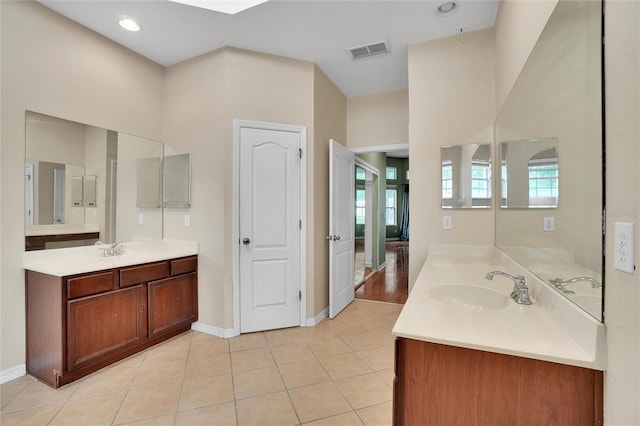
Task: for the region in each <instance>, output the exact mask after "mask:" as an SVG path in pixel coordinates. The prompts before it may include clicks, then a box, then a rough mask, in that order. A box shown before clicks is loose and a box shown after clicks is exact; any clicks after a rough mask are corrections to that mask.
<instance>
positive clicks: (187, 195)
mask: <svg viewBox="0 0 640 426" xmlns="http://www.w3.org/2000/svg"><path fill="white" fill-rule="evenodd" d="M162 176H163V181H162V191H163V194H164V195H163V197H164V200H163V206H164V207H171V208H181V209H186V208H189V206H190V205H191V155H190V154H178V155H167V156H165V157H164V166H163V173H162Z"/></svg>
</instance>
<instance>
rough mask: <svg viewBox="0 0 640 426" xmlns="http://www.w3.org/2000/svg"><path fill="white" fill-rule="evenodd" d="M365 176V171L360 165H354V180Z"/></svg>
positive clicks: (363, 178)
mask: <svg viewBox="0 0 640 426" xmlns="http://www.w3.org/2000/svg"><path fill="white" fill-rule="evenodd" d="M366 178H367V171H366V170H365V169H363V168H362V167H356V180H365V179H366Z"/></svg>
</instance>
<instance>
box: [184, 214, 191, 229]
mask: <svg viewBox="0 0 640 426" xmlns="http://www.w3.org/2000/svg"><path fill="white" fill-rule="evenodd" d="M184 226H191V216H190V215H188V214H185V215H184Z"/></svg>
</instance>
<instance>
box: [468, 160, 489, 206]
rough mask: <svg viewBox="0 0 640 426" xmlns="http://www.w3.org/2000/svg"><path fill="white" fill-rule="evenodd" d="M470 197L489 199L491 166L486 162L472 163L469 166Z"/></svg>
mask: <svg viewBox="0 0 640 426" xmlns="http://www.w3.org/2000/svg"><path fill="white" fill-rule="evenodd" d="M471 197H472V198H483V199H489V198H491V165H490V163H489V162H488V161H473V162H472V164H471Z"/></svg>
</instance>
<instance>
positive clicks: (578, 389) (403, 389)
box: [393, 338, 603, 426]
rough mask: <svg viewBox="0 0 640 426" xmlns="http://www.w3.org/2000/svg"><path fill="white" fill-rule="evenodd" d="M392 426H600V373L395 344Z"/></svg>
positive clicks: (399, 341)
mask: <svg viewBox="0 0 640 426" xmlns="http://www.w3.org/2000/svg"><path fill="white" fill-rule="evenodd" d="M395 374H396V377H395V380H394V386H393V424H394V425H395V426H400V425H421V426H422V425H424V426H426V425H437V426H449V425H464V426H471V425H510V426H511V425H523V426H524V425H567V426H568V425H580V426H584V425H601V424H602V422H603V405H602V395H603V375H602V372H601V371H597V370H591V369H588V368H581V367H574V366H570V365H564V364H557V363H553V362H547V361H539V360H534V359H529V358H522V357H517V356H511V355H503V354H497V353H492V352H485V351H479V350H473V349H466V348H459V347H455V346H447V345H441V344H436V343H429V342H423V341H419V340H413V339H406V338H397V339H396V358H395Z"/></svg>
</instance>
